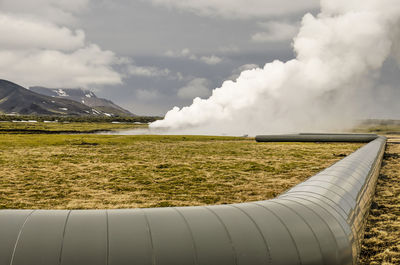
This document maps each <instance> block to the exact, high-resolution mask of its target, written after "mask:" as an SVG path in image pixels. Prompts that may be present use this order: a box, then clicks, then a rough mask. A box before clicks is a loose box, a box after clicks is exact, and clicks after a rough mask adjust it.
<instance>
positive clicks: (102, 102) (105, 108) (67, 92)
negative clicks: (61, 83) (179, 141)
mask: <svg viewBox="0 0 400 265" xmlns="http://www.w3.org/2000/svg"><path fill="white" fill-rule="evenodd" d="M29 90H30V91H33V92H35V93H39V94H42V95H45V96H49V97H54V98H61V99H69V100H73V101H76V102H79V103H82V104H84V105H86V106H88V107H91V108H94V109H96V110H97V111H100V112H103V113H105V114H106V115H107V114H110V115H114V116H135V115H134V114H132V113H131V112H130V111H128V110H126V109H123V108H122V107H120V106H118V105H117V104H115V103H114V102H112V101H111V100H108V99H104V98H99V97H97V96H96V94H94V93H93V92H92V91H90V90H86V89H81V88H62V89H61V88H47V87H40V86H34V87H30V88H29Z"/></svg>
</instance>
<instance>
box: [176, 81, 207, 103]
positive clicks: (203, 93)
mask: <svg viewBox="0 0 400 265" xmlns="http://www.w3.org/2000/svg"><path fill="white" fill-rule="evenodd" d="M209 86H210V82H209V81H208V80H207V79H205V78H195V79H193V80H191V81H190V82H189V83H188V84H187V85H186V86H184V87H181V88H180V89H179V90H178V97H180V98H182V99H194V98H196V97H200V98H207V97H209V96H210V95H211V90H210V88H209Z"/></svg>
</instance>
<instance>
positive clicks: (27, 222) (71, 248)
mask: <svg viewBox="0 0 400 265" xmlns="http://www.w3.org/2000/svg"><path fill="white" fill-rule="evenodd" d="M385 143H386V138H384V137H378V138H376V139H375V140H373V141H372V142H370V143H369V144H367V145H365V146H363V147H362V148H360V149H359V150H357V151H356V152H354V153H353V154H351V155H349V156H348V157H346V158H344V159H343V160H341V161H339V162H337V163H336V164H334V165H333V166H331V167H329V168H327V169H325V170H323V171H322V172H320V173H318V174H317V175H315V176H313V177H311V178H310V179H308V180H307V181H305V182H303V183H301V184H299V185H297V186H295V187H293V188H292V189H290V190H289V191H287V192H286V193H284V194H282V195H280V196H279V197H278V198H276V199H273V200H267V201H259V202H251V203H241V204H232V205H220V206H203V207H179V208H157V209H127V210H72V211H68V210H61V211H59V210H1V211H0V265H22V264H23V265H30V264H32V265H33V264H34V265H55V264H62V265H67V264H68V265H72V264H73V265H91V264H93V265H101V264H105V265H117V264H118V265H123V264H138V265H145V264H148V265H156V264H157V265H159V264H160V265H180V264H182V265H190V264H193V265H258V264H260V265H261V264H301V265H306V264H341V265H343V264H356V263H357V257H358V254H359V252H360V240H361V239H362V236H363V228H364V223H365V221H366V216H367V214H368V211H369V206H370V203H371V199H372V196H373V193H374V188H375V185H376V181H377V176H378V172H379V168H380V163H381V160H382V156H383V152H384V147H385Z"/></svg>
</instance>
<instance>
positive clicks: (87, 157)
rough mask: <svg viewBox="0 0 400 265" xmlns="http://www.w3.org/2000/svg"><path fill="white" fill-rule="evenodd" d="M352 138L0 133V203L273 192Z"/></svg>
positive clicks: (142, 201)
mask: <svg viewBox="0 0 400 265" xmlns="http://www.w3.org/2000/svg"><path fill="white" fill-rule="evenodd" d="M359 146H360V145H359V144H336V143H335V144H332V143H323V144H322V143H319V144H317V143H263V144H261V143H256V142H255V141H254V139H247V138H233V137H200V136H107V135H20V134H15V135H10V134H2V135H0V176H1V178H0V194H1V196H0V207H1V208H3V209H7V208H8V209H11V208H13V209H27V208H29V209H39V208H41V209H43V208H44V209H84V208H85V209H87V208H90V209H95V208H133V207H159V206H183V205H205V204H225V203H235V202H244V201H255V200H263V199H268V198H273V197H275V196H276V195H278V194H279V193H281V192H283V191H285V190H286V189H288V188H290V187H292V186H294V185H295V184H297V183H299V182H302V181H304V180H305V179H306V178H308V177H309V176H311V175H313V174H315V173H317V172H318V171H320V170H322V169H323V168H325V167H327V166H329V165H330V164H332V163H333V162H335V161H337V160H339V159H341V158H342V157H343V156H345V155H347V154H349V153H351V152H353V151H354V150H355V149H357V148H358V147H359Z"/></svg>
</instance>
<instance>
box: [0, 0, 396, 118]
mask: <svg viewBox="0 0 400 265" xmlns="http://www.w3.org/2000/svg"><path fill="white" fill-rule="evenodd" d="M318 7H319V3H318V1H317V0H296V1H293V0H113V1H110V0H0V34H1V36H2V38H1V39H0V74H1V78H3V79H8V80H10V81H14V82H17V83H19V84H21V85H23V86H26V87H29V86H35V85H40V86H47V87H86V88H90V89H92V90H94V91H95V92H96V94H97V95H98V96H101V97H106V98H109V99H111V100H113V101H114V102H115V103H117V104H119V105H121V106H123V107H125V108H127V109H129V110H131V111H132V112H133V113H136V114H141V115H164V114H165V113H166V112H167V111H168V110H169V109H171V108H172V107H174V106H179V107H182V106H185V105H189V104H190V103H191V102H192V99H193V98H194V97H196V96H199V97H202V98H206V97H208V96H209V95H210V92H211V90H212V89H213V88H216V87H219V86H220V85H221V84H222V82H223V81H224V80H227V79H234V78H235V77H237V76H238V74H239V73H240V72H241V71H242V70H246V69H249V68H254V67H258V66H263V65H264V64H265V63H267V62H271V61H272V60H274V59H279V60H283V61H286V60H288V59H291V58H293V57H294V54H293V51H292V47H291V43H292V38H293V37H294V36H295V35H296V33H297V29H298V27H299V25H300V23H301V18H302V17H303V15H304V14H305V13H307V12H311V13H314V14H315V13H317V12H318ZM391 71H393V70H391ZM388 72H389V75H390V71H388ZM392 75H398V72H395V73H392Z"/></svg>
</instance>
